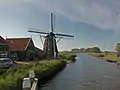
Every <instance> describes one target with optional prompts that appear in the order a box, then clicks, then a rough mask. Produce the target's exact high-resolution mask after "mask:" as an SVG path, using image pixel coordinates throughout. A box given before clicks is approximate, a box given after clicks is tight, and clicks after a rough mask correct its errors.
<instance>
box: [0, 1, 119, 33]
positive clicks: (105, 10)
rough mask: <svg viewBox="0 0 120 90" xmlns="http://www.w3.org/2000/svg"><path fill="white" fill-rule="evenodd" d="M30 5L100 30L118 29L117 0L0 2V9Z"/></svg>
mask: <svg viewBox="0 0 120 90" xmlns="http://www.w3.org/2000/svg"><path fill="white" fill-rule="evenodd" d="M23 5H30V6H34V7H37V8H38V9H40V10H41V9H43V10H46V11H49V12H55V13H59V14H62V15H65V16H67V17H69V18H71V19H73V20H75V21H78V22H86V23H89V24H93V25H95V26H98V27H101V28H111V29H114V30H116V31H117V30H118V29H120V11H119V8H120V1H118V0H0V7H1V8H8V7H9V8H14V9H19V10H20V9H22V10H23V9H24V8H25V7H24V8H22V6H23Z"/></svg>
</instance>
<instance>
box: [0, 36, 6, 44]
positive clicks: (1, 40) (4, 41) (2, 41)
mask: <svg viewBox="0 0 120 90" xmlns="http://www.w3.org/2000/svg"><path fill="white" fill-rule="evenodd" d="M0 43H4V44H6V43H7V42H6V40H5V39H4V38H3V37H1V36H0Z"/></svg>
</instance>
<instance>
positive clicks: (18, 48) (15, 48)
mask: <svg viewBox="0 0 120 90" xmlns="http://www.w3.org/2000/svg"><path fill="white" fill-rule="evenodd" d="M6 41H7V43H8V45H9V50H10V51H9V52H10V57H11V58H12V59H15V60H34V59H35V46H34V43H33V40H32V38H7V39H6Z"/></svg>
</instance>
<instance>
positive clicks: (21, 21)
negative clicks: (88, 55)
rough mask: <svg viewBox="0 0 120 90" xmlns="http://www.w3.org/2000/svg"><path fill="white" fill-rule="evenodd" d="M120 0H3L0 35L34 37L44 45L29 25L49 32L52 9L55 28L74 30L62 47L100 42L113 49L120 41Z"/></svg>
mask: <svg viewBox="0 0 120 90" xmlns="http://www.w3.org/2000/svg"><path fill="white" fill-rule="evenodd" d="M119 8H120V1H118V0H0V35H1V36H3V37H4V38H5V37H6V36H7V37H31V36H32V38H33V40H34V43H35V45H36V46H38V47H40V48H42V43H41V41H40V37H39V35H38V34H32V33H28V32H27V31H28V28H37V29H40V31H45V32H49V31H50V24H49V22H50V21H49V20H50V19H49V13H50V12H53V13H55V15H56V21H55V23H56V26H55V32H59V33H66V34H72V35H74V36H75V38H74V40H73V39H62V40H61V41H60V42H59V43H58V48H59V50H70V49H71V48H82V47H85V48H86V47H92V46H99V47H100V48H101V49H104V50H114V47H115V44H116V42H119V41H120V34H119V33H120V30H119V29H120V25H119V24H120V11H119Z"/></svg>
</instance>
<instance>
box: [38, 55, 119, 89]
mask: <svg viewBox="0 0 120 90" xmlns="http://www.w3.org/2000/svg"><path fill="white" fill-rule="evenodd" d="M119 84H120V67H117V66H116V64H114V63H109V62H106V61H105V60H102V59H99V58H95V57H92V56H90V55H87V54H78V57H77V60H76V62H75V63H71V64H68V65H67V66H66V68H65V69H64V70H63V71H62V72H60V73H59V74H58V75H57V76H56V77H55V78H54V79H53V80H51V81H50V82H48V83H47V84H45V85H43V87H42V88H41V89H40V90H119V89H120V85H119Z"/></svg>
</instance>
